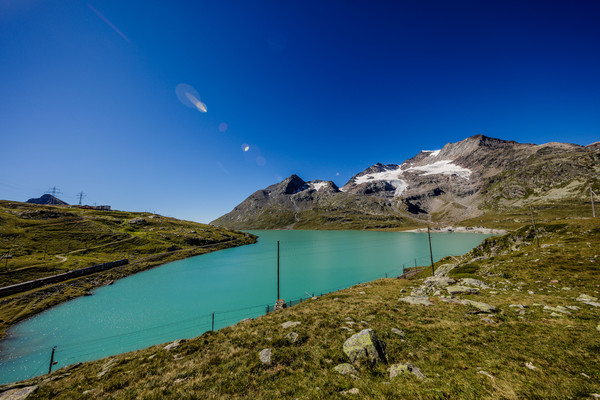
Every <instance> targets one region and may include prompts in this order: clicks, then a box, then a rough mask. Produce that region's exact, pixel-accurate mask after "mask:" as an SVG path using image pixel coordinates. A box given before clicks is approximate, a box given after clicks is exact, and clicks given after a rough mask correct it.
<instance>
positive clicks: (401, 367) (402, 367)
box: [389, 364, 425, 379]
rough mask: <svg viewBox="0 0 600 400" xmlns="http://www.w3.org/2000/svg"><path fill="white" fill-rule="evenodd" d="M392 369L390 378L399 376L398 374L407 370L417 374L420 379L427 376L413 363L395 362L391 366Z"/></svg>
mask: <svg viewBox="0 0 600 400" xmlns="http://www.w3.org/2000/svg"><path fill="white" fill-rule="evenodd" d="M389 371H390V379H393V378H395V377H397V376H398V375H401V374H404V373H406V372H410V373H412V374H414V375H416V376H417V377H418V378H419V379H423V378H425V375H423V374H422V373H421V371H420V370H419V368H417V367H416V366H415V365H413V364H394V365H392V366H391V367H390V368H389Z"/></svg>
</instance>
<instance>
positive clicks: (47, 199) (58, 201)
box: [27, 194, 69, 206]
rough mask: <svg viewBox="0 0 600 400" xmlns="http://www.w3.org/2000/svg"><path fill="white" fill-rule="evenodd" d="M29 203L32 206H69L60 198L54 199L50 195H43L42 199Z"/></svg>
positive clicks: (28, 201)
mask: <svg viewBox="0 0 600 400" xmlns="http://www.w3.org/2000/svg"><path fill="white" fill-rule="evenodd" d="M27 203H31V204H50V205H59V206H68V205H69V204H68V203H66V202H64V201H62V200H61V199H59V198H58V197H54V196H52V195H50V194H45V195H42V196H41V197H38V198H37V199H36V198H33V199H29V200H27Z"/></svg>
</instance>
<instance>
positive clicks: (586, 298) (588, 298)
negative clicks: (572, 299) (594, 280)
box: [577, 294, 598, 302]
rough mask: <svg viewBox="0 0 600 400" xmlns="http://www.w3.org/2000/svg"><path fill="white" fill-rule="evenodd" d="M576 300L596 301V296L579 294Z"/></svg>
mask: <svg viewBox="0 0 600 400" xmlns="http://www.w3.org/2000/svg"><path fill="white" fill-rule="evenodd" d="M577 301H581V302H586V301H598V298H597V297H592V296H588V295H587V294H580V295H579V297H578V298H577Z"/></svg>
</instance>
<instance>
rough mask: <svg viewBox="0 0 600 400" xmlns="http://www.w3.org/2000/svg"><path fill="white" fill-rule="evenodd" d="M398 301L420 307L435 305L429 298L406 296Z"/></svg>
mask: <svg viewBox="0 0 600 400" xmlns="http://www.w3.org/2000/svg"><path fill="white" fill-rule="evenodd" d="M398 301H403V302H405V303H408V304H412V305H419V306H432V305H433V303H432V302H431V301H429V297H427V296H406V297H401V298H399V299H398Z"/></svg>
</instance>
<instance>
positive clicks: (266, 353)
mask: <svg viewBox="0 0 600 400" xmlns="http://www.w3.org/2000/svg"><path fill="white" fill-rule="evenodd" d="M258 359H259V360H260V362H262V363H263V364H267V365H268V364H271V349H263V350H261V351H260V352H259V353H258Z"/></svg>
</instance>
